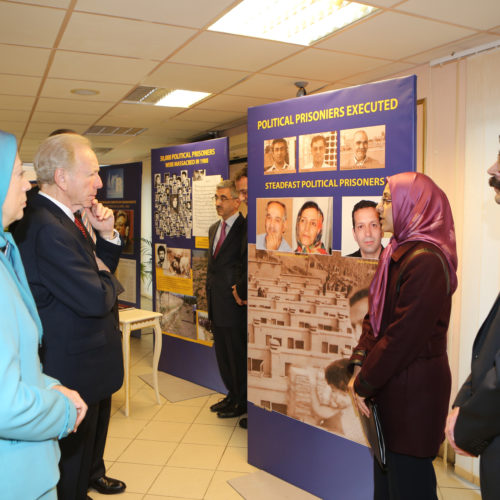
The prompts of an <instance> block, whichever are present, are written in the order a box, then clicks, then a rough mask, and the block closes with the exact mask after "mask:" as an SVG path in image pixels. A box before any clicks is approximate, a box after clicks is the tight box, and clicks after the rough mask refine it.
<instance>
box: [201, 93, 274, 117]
mask: <svg viewBox="0 0 500 500" xmlns="http://www.w3.org/2000/svg"><path fill="white" fill-rule="evenodd" d="M270 102H273V101H272V99H265V98H262V97H242V96H236V95H226V94H219V95H217V96H215V97H212V98H210V99H207V100H205V101H203V102H202V103H201V104H199V105H198V106H196V108H197V109H217V110H223V111H241V112H244V113H246V111H247V109H248V108H251V107H253V106H261V105H262V104H268V103H270Z"/></svg>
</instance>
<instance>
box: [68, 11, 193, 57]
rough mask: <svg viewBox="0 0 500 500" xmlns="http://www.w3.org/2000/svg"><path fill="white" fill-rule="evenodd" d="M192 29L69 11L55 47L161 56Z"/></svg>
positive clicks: (174, 46) (103, 52) (102, 52)
mask: <svg viewBox="0 0 500 500" xmlns="http://www.w3.org/2000/svg"><path fill="white" fill-rule="evenodd" d="M195 33H196V30H193V29H189V28H179V27H177V26H165V25H162V24H156V23H150V22H146V21H132V20H130V19H118V18H116V17H108V16H99V15H95V14H84V13H78V12H76V13H73V15H72V16H71V19H70V21H69V23H68V26H67V28H66V31H65V33H64V36H63V38H62V40H61V43H60V45H59V47H60V48H61V49H69V50H75V51H79V52H95V53H97V54H107V55H113V56H124V57H137V58H142V59H156V60H163V59H165V57H167V56H168V55H169V54H170V53H172V52H173V51H174V50H175V49H176V48H177V47H180V46H181V45H182V44H183V43H184V42H186V40H188V39H189V38H190V37H192V36H193V35H194V34H195Z"/></svg>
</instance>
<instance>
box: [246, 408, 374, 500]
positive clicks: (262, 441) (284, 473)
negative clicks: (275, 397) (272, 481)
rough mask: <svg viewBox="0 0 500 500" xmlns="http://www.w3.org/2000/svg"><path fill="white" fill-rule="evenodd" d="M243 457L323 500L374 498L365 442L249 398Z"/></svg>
mask: <svg viewBox="0 0 500 500" xmlns="http://www.w3.org/2000/svg"><path fill="white" fill-rule="evenodd" d="M248 462H249V463H250V464H251V465H253V466H255V467H258V468H259V469H262V470H265V471H268V472H269V473H271V474H273V475H274V476H277V477H279V478H281V479H283V480H285V481H287V482H289V483H290V484H293V485H295V486H297V487H298V488H302V489H304V490H306V491H308V492H310V493H312V494H313V495H316V496H318V497H320V498H323V499H325V500H330V499H331V500H334V499H337V500H339V499H342V500H365V499H371V498H373V458H372V456H371V454H370V451H369V449H368V448H367V447H365V446H362V445H360V444H357V443H354V442H352V441H349V440H348V439H344V438H342V437H340V436H337V435H335V434H331V433H330V432H326V431H323V430H321V429H318V428H316V427H312V426H310V425H306V424H304V423H302V422H299V421H297V420H294V419H292V418H289V417H286V416H285V415H281V414H280V413H276V412H270V411H267V410H264V409H262V408H259V407H257V406H255V405H253V404H251V403H249V405H248Z"/></svg>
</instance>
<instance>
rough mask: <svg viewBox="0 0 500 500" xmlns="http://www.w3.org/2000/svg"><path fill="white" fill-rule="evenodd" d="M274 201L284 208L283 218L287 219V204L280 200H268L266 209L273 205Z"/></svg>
mask: <svg viewBox="0 0 500 500" xmlns="http://www.w3.org/2000/svg"><path fill="white" fill-rule="evenodd" d="M273 203H275V204H276V205H279V206H280V207H281V208H282V209H283V219H284V220H286V205H285V204H284V203H281V201H278V200H271V201H268V202H267V205H266V211H267V209H268V208H269V205H272V204H273Z"/></svg>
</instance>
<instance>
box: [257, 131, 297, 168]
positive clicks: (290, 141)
mask: <svg viewBox="0 0 500 500" xmlns="http://www.w3.org/2000/svg"><path fill="white" fill-rule="evenodd" d="M295 142H296V138H295V137H277V138H276V139H269V140H266V141H264V174H265V175H276V174H293V173H295Z"/></svg>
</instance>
